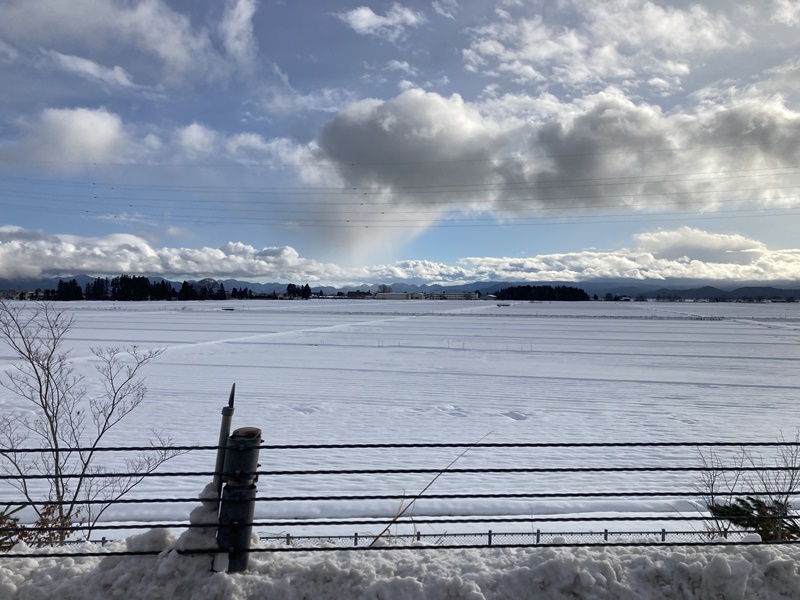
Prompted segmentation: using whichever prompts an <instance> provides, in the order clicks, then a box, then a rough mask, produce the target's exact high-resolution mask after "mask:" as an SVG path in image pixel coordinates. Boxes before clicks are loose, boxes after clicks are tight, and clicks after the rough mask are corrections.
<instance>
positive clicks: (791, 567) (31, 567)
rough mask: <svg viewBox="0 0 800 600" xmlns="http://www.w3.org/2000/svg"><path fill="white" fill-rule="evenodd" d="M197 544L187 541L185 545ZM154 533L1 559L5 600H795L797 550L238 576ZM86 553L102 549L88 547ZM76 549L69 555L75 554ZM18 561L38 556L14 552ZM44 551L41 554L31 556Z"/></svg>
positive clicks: (377, 556) (303, 559)
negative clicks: (103, 553) (81, 552)
mask: <svg viewBox="0 0 800 600" xmlns="http://www.w3.org/2000/svg"><path fill="white" fill-rule="evenodd" d="M197 541H198V540H194V541H192V542H191V543H192V547H194V548H196V547H198V546H196V545H194V544H195V543H196V542H197ZM188 543H189V542H187V541H186V540H183V539H177V540H176V539H175V538H174V536H173V535H172V534H171V533H169V532H168V531H164V530H153V531H151V532H148V533H145V534H142V535H139V536H133V537H130V538H128V539H127V540H124V541H120V542H114V543H112V544H108V545H106V546H105V550H107V551H121V550H125V549H127V550H131V551H142V550H158V551H160V554H159V555H158V556H144V557H142V556H107V557H94V558H92V557H81V558H67V557H59V553H63V552H65V551H66V550H63V549H58V548H54V549H51V550H50V551H51V552H52V556H48V557H45V558H13V559H12V558H0V598H3V599H6V600H38V599H48V600H50V599H59V600H71V599H79V598H80V599H82V600H105V599H111V598H124V599H125V600H137V599H139V598H141V599H143V600H144V599H147V600H159V599H164V600H228V599H230V600H243V599H253V600H256V599H258V600H263V599H270V600H274V599H292V600H300V599H318V598H320V599H321V598H331V599H334V598H335V599H362V598H363V599H367V598H369V599H378V598H380V599H382V600H407V599H423V598H424V599H427V600H439V599H441V600H445V599H447V600H458V599H463V600H481V599H484V598H485V599H501V598H502V599H506V600H507V599H509V598H513V599H516V600H524V599H527V598H530V599H534V598H535V599H537V600H538V599H542V598H546V599H562V598H563V599H565V600H566V599H571V600H574V599H576V598H581V599H587V600H589V599H591V600H595V599H597V600H600V599H611V598H613V599H634V598H635V599H642V600H655V599H660V598H664V599H667V598H669V599H674V598H696V599H698V600H699V599H703V600H711V599H720V600H723V599H724V600H739V599H742V600H744V599H751V598H752V599H755V598H764V599H770V600H775V599H780V598H787V599H789V598H798V597H800V575H799V574H798V572H797V565H798V559H800V548H796V547H793V546H767V545H750V546H748V545H730V546H714V547H659V548H642V547H638V548H637V547H631V548H599V549H598V548H591V549H590V548H556V547H550V548H548V547H544V546H543V547H538V548H515V549H492V548H485V549H478V548H476V549H465V550H437V549H435V548H418V549H404V550H373V551H369V552H342V551H340V552H330V553H328V552H326V553H319V552H316V553H311V552H301V553H292V554H286V553H255V554H253V555H252V556H251V559H250V569H249V570H248V572H246V573H242V574H225V573H212V572H211V571H210V566H211V560H212V559H211V557H210V556H208V555H194V556H186V555H181V554H178V552H177V551H176V550H177V549H178V548H181V547H185V544H188ZM82 548H85V549H86V550H87V551H95V552H96V551H98V548H97V547H95V546H92V545H89V544H86V545H85V546H83V547H82ZM72 550H74V548H72ZM15 552H16V553H25V552H31V553H32V552H33V550H28V549H26V548H25V547H24V546H18V547H17V548H16V549H15ZM36 552H41V550H36Z"/></svg>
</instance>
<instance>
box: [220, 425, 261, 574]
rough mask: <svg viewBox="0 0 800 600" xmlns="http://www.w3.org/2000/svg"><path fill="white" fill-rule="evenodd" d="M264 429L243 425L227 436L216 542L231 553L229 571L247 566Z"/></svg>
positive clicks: (241, 569)
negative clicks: (260, 447) (223, 486)
mask: <svg viewBox="0 0 800 600" xmlns="http://www.w3.org/2000/svg"><path fill="white" fill-rule="evenodd" d="M259 444H261V430H260V429H258V428H257V427H241V428H239V429H237V430H236V431H234V432H233V433H232V434H231V435H230V436H229V437H228V443H227V444H226V447H225V468H224V471H223V474H222V480H223V481H224V482H225V488H224V489H223V490H222V504H221V506H220V512H219V533H218V534H217V544H218V546H219V549H220V550H221V551H222V552H227V553H228V573H240V572H242V571H245V570H247V562H248V560H249V558H250V552H249V550H250V536H251V535H252V532H253V515H254V513H255V498H256V486H255V482H256V480H257V479H258V475H257V474H256V473H257V471H258V449H259Z"/></svg>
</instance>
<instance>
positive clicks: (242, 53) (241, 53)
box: [219, 0, 258, 70]
mask: <svg viewBox="0 0 800 600" xmlns="http://www.w3.org/2000/svg"><path fill="white" fill-rule="evenodd" d="M257 8H258V5H257V3H256V0H227V2H226V4H225V14H224V16H223V18H222V21H221V22H220V25H219V32H220V35H221V36H222V41H223V44H224V45H225V50H226V51H227V53H228V55H229V56H231V57H232V58H233V59H234V60H235V61H236V63H237V64H239V65H240V66H241V67H243V68H244V69H245V70H251V69H252V68H253V66H254V63H255V60H256V55H257V53H258V45H257V43H256V39H255V36H254V35H253V15H255V12H256V9H257Z"/></svg>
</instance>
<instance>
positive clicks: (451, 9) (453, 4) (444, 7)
mask: <svg viewBox="0 0 800 600" xmlns="http://www.w3.org/2000/svg"><path fill="white" fill-rule="evenodd" d="M431 5H432V6H433V10H434V11H435V12H436V14H437V15H439V16H442V17H445V18H446V19H455V18H456V13H457V12H458V11H459V10H460V9H461V7H460V6H459V5H458V0H433V2H431Z"/></svg>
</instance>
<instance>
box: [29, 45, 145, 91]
mask: <svg viewBox="0 0 800 600" xmlns="http://www.w3.org/2000/svg"><path fill="white" fill-rule="evenodd" d="M45 55H46V56H48V57H49V58H50V59H51V60H52V62H53V64H54V65H56V66H57V67H58V68H59V69H62V70H64V71H67V72H70V73H75V74H76V75H80V76H81V77H83V78H85V79H89V80H94V81H101V82H103V83H107V84H109V85H116V86H120V87H128V88H133V87H136V85H135V84H134V83H133V81H131V77H130V75H129V74H128V73H127V72H126V71H125V69H123V68H122V67H120V66H115V67H113V68H108V67H104V66H102V65H99V64H97V63H96V62H94V61H91V60H89V59H87V58H81V57H79V56H71V55H69V54H61V53H60V52H56V51H54V50H48V51H46V52H45Z"/></svg>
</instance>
